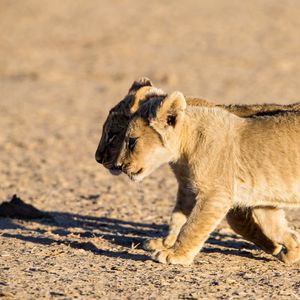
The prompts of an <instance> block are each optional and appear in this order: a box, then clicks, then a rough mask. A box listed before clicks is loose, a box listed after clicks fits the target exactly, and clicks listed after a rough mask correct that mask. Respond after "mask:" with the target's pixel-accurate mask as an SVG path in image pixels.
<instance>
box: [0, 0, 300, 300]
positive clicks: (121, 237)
mask: <svg viewBox="0 0 300 300" xmlns="http://www.w3.org/2000/svg"><path fill="white" fill-rule="evenodd" d="M299 12H300V2H298V1H295V0H291V1H275V0H274V1H270V0H265V1H258V0H257V1H256V0H255V1H254V0H253V1H237V0H233V1H226V0H224V1H222V0H219V1H211V0H202V1H196V0H195V1H191V0H186V1H184V4H183V2H181V1H158V0H155V1H127V0H123V1H120V0H112V1H94V0H89V1H84V0H82V1H80V0H77V1H73V0H67V1H59V0H52V1H40V0H36V1H32V0H27V1H16V0H15V1H11V0H2V1H1V2H0V202H2V201H5V200H7V199H9V197H11V196H12V195H13V194H15V193H17V194H18V195H19V196H20V197H21V198H22V199H23V200H24V201H26V202H27V203H30V204H33V205H34V206H35V207H37V208H39V209H41V210H42V211H47V212H50V214H51V216H52V219H38V220H36V221H34V222H33V221H20V220H12V219H9V218H2V219H0V229H1V231H0V297H3V298H7V299H14V298H15V299H41V298H47V299H50V298H51V299H52V298H53V299H158V298H159V299H198V298H200V299H202V298H203V299H214V298H218V299H262V298H263V299H271V298H272V299H300V270H299V264H298V265H292V266H285V265H283V264H282V263H280V262H278V261H277V260H276V259H275V258H273V257H271V256H270V255H267V254H265V253H263V252H262V251H260V250H259V249H258V248H256V247H255V246H253V245H252V244H250V243H247V242H244V241H243V240H242V239H241V238H240V237H238V236H236V235H234V234H233V232H232V231H231V230H230V229H229V228H228V226H227V225H226V223H225V222H223V223H222V224H221V225H220V226H219V228H218V230H217V231H215V232H214V234H213V235H212V236H211V238H210V239H209V240H208V241H207V243H206V244H205V247H204V249H203V251H201V253H199V255H198V256H197V258H196V259H195V262H194V264H193V265H191V266H189V267H181V266H165V265H161V264H158V263H155V262H152V261H151V260H149V257H148V253H145V251H143V250H142V249H141V247H140V245H141V243H142V241H143V240H144V239H146V238H148V237H156V236H160V235H161V234H163V233H165V232H166V228H167V227H166V225H165V224H166V223H167V221H168V219H169V215H170V212H171V210H172V206H173V205H174V197H175V190H176V183H175V180H174V178H173V176H172V174H171V172H170V171H169V169H168V167H167V166H165V167H163V168H161V169H159V170H158V171H156V172H155V173H154V174H153V175H152V176H150V177H149V178H147V179H146V180H145V181H144V182H143V183H141V184H139V185H137V184H134V183H131V182H130V181H129V180H128V179H127V178H126V177H123V176H120V177H113V176H112V175H110V174H109V173H108V172H107V171H106V170H105V169H104V168H102V167H101V166H100V165H97V164H96V162H95V161H94V152H95V149H96V146H97V143H98V140H99V137H100V133H101V125H102V123H103V120H104V119H105V117H106V115H107V112H108V110H109V108H110V107H111V106H112V105H113V104H114V103H116V102H117V101H119V100H120V99H121V98H122V96H123V95H125V93H126V91H127V89H128V88H129V86H130V84H131V82H132V81H133V80H134V79H136V78H138V77H139V76H143V75H144V76H148V77H150V78H151V79H152V80H153V81H154V83H155V84H156V85H158V86H161V87H162V88H164V89H165V90H167V91H172V90H174V89H177V90H180V91H182V92H184V93H185V94H189V95H198V96H202V97H205V98H207V99H213V100H215V101H218V102H220V103H255V102H257V103H259V102H278V103H290V102H293V101H297V100H299V99H300V97H299V78H300V51H299V49H300V38H299V26H300V19H299ZM289 218H290V219H291V220H292V221H293V224H294V226H296V227H298V228H300V217H299V211H298V212H294V213H289Z"/></svg>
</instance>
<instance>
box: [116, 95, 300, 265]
mask: <svg viewBox="0 0 300 300" xmlns="http://www.w3.org/2000/svg"><path fill="white" fill-rule="evenodd" d="M163 163H170V165H171V167H172V168H173V170H174V172H175V174H176V176H180V177H181V180H183V178H184V180H183V181H184V182H183V184H184V185H185V187H187V186H188V187H189V191H190V194H189V197H192V198H193V200H194V201H193V202H194V203H193V205H192V206H191V212H189V213H187V215H188V219H187V220H186V221H185V220H184V221H183V223H184V225H183V226H182V228H181V229H180V232H179V234H178V236H177V237H176V241H174V244H173V245H172V246H171V247H170V248H168V249H167V248H161V245H158V247H157V249H155V245H152V249H153V250H154V251H155V250H156V251H155V252H154V254H153V258H154V259H155V260H157V261H159V262H162V263H171V264H190V263H191V262H192V261H193V259H194V257H195V255H196V254H197V253H198V252H199V250H200V249H201V248H202V246H203V243H204V242H205V241H206V239H207V238H208V236H209V234H210V233H211V232H212V231H213V230H214V229H215V228H216V226H217V225H218V223H219V222H220V221H221V220H222V218H223V217H224V216H226V214H227V213H228V212H229V210H230V209H231V208H236V207H238V208H268V207H269V208H275V209H277V208H278V209H280V208H284V207H297V206H300V114H299V113H298V112H287V113H280V114H277V115H274V116H262V117H253V118H240V117H238V116H236V115H234V114H232V113H230V112H228V111H225V110H224V109H221V108H218V107H200V106H199V107H197V106H187V105H186V99H185V97H184V96H183V94H181V93H180V92H174V93H172V94H171V95H169V96H165V97H162V96H161V97H154V98H153V99H150V100H148V101H147V102H144V103H142V104H141V105H140V106H139V108H138V109H137V111H136V112H135V113H134V115H133V117H132V118H131V120H130V122H129V125H128V128H127V130H126V133H125V136H124V142H123V145H122V147H121V149H120V151H119V154H118V158H117V161H116V166H117V167H118V168H120V169H121V170H122V171H123V172H124V173H126V174H127V175H128V176H129V177H130V178H131V179H132V180H134V181H140V180H142V179H143V178H145V177H146V176H147V175H149V174H150V173H151V172H152V171H153V170H155V169H156V168H158V167H159V166H160V165H162V164H163ZM281 225H282V227H281V226H277V227H276V228H273V238H274V239H275V241H276V242H277V243H278V244H280V245H284V246H285V248H286V253H282V254H281V255H282V257H281V258H282V260H283V261H285V262H287V263H291V262H295V261H297V260H299V259H300V245H299V237H298V234H297V233H296V232H295V231H292V230H290V229H289V228H288V227H287V226H286V224H285V223H284V222H283V224H281Z"/></svg>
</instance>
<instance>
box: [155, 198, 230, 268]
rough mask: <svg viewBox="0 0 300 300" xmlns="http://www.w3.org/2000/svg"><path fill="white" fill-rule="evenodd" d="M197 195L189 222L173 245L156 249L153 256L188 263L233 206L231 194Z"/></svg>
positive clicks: (162, 261) (171, 262)
mask: <svg viewBox="0 0 300 300" xmlns="http://www.w3.org/2000/svg"><path fill="white" fill-rule="evenodd" d="M201 198H202V199H200V198H198V197H197V202H196V204H195V207H194V208H193V210H192V213H191V214H190V216H189V218H188V220H187V222H186V223H185V224H184V226H183V227H182V228H181V230H180V233H179V235H178V237H177V240H176V242H175V244H174V246H173V247H171V248H169V249H164V250H159V251H156V252H155V253H154V254H153V256H152V258H153V259H154V260H156V261H158V262H161V263H169V264H182V265H188V264H190V263H192V261H193V259H194V257H195V256H196V254H197V253H198V252H199V251H200V249H201V248H202V246H203V244H204V242H205V241H206V240H207V238H208V236H209V234H210V233H211V232H212V231H213V230H214V229H215V228H216V227H217V225H218V224H219V223H220V221H221V220H222V219H223V217H224V216H225V215H226V214H227V212H228V210H229V209H230V207H231V203H232V202H231V195H230V193H227V192H213V193H210V194H207V195H202V197H201Z"/></svg>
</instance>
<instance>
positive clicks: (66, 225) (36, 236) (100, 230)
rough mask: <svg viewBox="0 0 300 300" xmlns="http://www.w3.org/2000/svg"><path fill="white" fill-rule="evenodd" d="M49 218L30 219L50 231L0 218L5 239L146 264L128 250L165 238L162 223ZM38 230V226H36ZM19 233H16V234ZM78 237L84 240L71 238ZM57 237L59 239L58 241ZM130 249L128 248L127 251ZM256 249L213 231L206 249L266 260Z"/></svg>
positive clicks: (61, 215) (74, 216)
mask: <svg viewBox="0 0 300 300" xmlns="http://www.w3.org/2000/svg"><path fill="white" fill-rule="evenodd" d="M47 214H48V216H50V218H49V217H48V218H43V219H36V220H30V223H28V224H32V222H34V223H40V224H41V225H43V226H42V227H43V228H45V226H46V228H47V227H49V228H51V229H50V232H51V235H50V236H49V234H47V232H49V230H48V229H40V228H39V229H37V228H34V229H32V228H30V226H29V227H28V228H27V227H26V222H27V221H22V223H21V225H20V224H18V223H15V222H14V220H13V219H10V218H0V229H1V230H4V232H3V233H2V235H1V236H2V237H4V238H15V239H19V240H23V241H27V242H32V243H37V244H41V245H51V244H54V243H55V244H64V245H67V246H69V247H71V248H75V249H83V250H85V251H90V252H92V253H93V254H95V255H103V256H107V257H114V258H123V259H129V260H135V261H145V260H148V259H149V256H148V255H142V254H132V253H129V252H128V250H129V249H132V247H134V248H137V249H142V244H143V242H144V241H145V240H146V239H149V238H157V237H161V236H164V235H166V233H167V226H166V225H161V224H149V223H142V222H131V221H123V220H119V219H114V218H108V217H94V216H86V215H80V214H72V213H61V212H48V213H47ZM35 227H36V226H35ZM16 231H17V232H16ZM71 236H76V237H77V238H79V239H80V238H82V241H78V240H74V239H72V238H70V237H71ZM56 237H57V238H56ZM89 238H99V239H100V238H101V239H104V240H106V241H108V242H109V243H111V244H112V245H117V246H122V247H124V248H125V250H124V251H111V250H103V249H99V247H97V246H95V244H94V243H93V242H91V241H87V239H89ZM126 248H127V249H126ZM255 249H257V248H256V247H255V246H254V245H252V244H250V243H248V242H244V241H240V240H239V239H238V237H237V236H236V235H230V234H229V235H228V234H220V233H218V232H214V233H212V234H211V236H210V238H209V239H208V240H207V242H206V246H205V247H204V248H203V250H202V252H204V253H222V254H224V255H236V256H239V257H247V258H251V259H255V260H265V261H267V260H268V259H267V258H264V257H256V256H254V255H253V254H252V252H251V250H255Z"/></svg>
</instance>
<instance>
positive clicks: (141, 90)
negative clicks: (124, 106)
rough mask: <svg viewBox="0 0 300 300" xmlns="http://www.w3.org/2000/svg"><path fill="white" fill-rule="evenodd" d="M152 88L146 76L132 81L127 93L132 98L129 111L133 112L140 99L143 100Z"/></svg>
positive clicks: (137, 106) (136, 108)
mask: <svg viewBox="0 0 300 300" xmlns="http://www.w3.org/2000/svg"><path fill="white" fill-rule="evenodd" d="M151 89H152V82H151V81H150V79H149V78H147V77H142V78H140V79H138V80H136V81H134V82H133V84H132V85H131V87H130V89H129V91H128V95H131V96H133V99H132V101H131V103H130V109H129V110H130V113H131V114H133V113H135V112H136V111H137V110H138V108H139V104H140V102H141V101H142V100H144V99H143V98H144V96H145V95H146V94H147V93H148V92H149V91H150V90H151Z"/></svg>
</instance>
